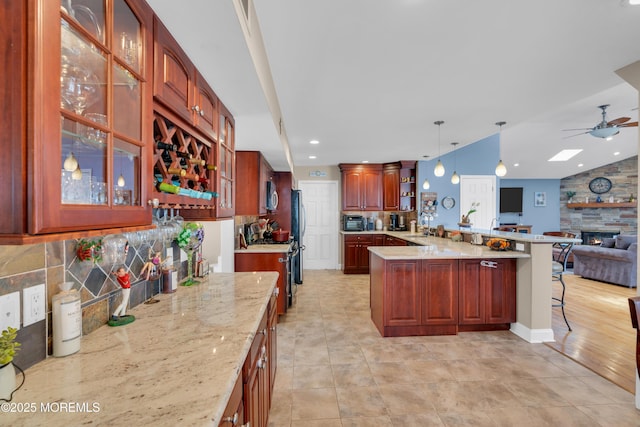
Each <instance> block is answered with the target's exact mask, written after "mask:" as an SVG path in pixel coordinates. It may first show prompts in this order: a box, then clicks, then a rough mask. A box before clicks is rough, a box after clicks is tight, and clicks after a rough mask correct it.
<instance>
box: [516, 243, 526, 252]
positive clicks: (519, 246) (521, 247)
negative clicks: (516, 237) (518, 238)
mask: <svg viewBox="0 0 640 427" xmlns="http://www.w3.org/2000/svg"><path fill="white" fill-rule="evenodd" d="M516 251H524V243H518V242H516Z"/></svg>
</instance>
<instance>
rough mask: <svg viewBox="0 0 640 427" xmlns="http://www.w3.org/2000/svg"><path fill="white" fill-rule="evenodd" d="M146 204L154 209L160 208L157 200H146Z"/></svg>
mask: <svg viewBox="0 0 640 427" xmlns="http://www.w3.org/2000/svg"><path fill="white" fill-rule="evenodd" d="M147 204H148V205H149V206H153V207H154V208H157V207H158V206H160V200H158V199H151V200H147Z"/></svg>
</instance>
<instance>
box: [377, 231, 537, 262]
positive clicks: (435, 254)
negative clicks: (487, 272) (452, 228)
mask: <svg viewBox="0 0 640 427" xmlns="http://www.w3.org/2000/svg"><path fill="white" fill-rule="evenodd" d="M418 239H419V241H417V242H416V243H419V244H420V245H422V246H369V248H368V249H369V251H370V252H371V253H373V254H375V255H377V256H379V257H380V258H382V259H385V260H401V259H402V260H408V259H462V258H530V257H531V255H529V254H526V253H524V252H516V251H494V250H491V249H489V248H488V247H487V246H482V245H472V244H470V243H464V242H452V241H451V240H449V239H441V238H438V237H424V236H422V237H419V238H416V240H418Z"/></svg>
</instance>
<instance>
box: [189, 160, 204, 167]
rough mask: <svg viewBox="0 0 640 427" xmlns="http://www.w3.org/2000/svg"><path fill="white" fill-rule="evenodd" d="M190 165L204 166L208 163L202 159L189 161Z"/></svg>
mask: <svg viewBox="0 0 640 427" xmlns="http://www.w3.org/2000/svg"><path fill="white" fill-rule="evenodd" d="M189 163H191V164H192V165H199V166H204V165H205V163H206V162H205V161H204V160H202V159H189Z"/></svg>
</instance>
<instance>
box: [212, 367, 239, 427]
mask: <svg viewBox="0 0 640 427" xmlns="http://www.w3.org/2000/svg"><path fill="white" fill-rule="evenodd" d="M218 425H219V426H220V427H235V426H242V425H244V399H243V382H242V375H239V376H238V380H237V381H236V384H235V386H234V387H233V391H232V392H231V396H230V397H229V402H228V403H227V406H226V408H225V410H224V412H223V413H222V418H221V419H220V423H219V424H218Z"/></svg>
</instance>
